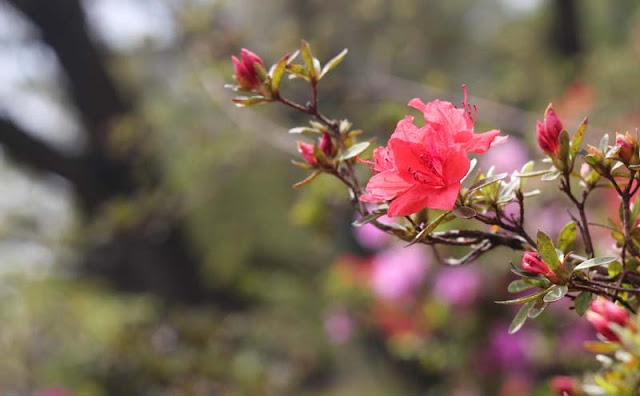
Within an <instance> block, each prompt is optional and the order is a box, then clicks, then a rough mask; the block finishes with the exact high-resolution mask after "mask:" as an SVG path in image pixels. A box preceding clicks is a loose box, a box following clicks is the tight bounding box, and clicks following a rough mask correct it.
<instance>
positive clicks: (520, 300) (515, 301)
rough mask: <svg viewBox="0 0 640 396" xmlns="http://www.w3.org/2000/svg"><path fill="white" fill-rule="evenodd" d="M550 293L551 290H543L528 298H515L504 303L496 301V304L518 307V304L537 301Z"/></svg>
mask: <svg viewBox="0 0 640 396" xmlns="http://www.w3.org/2000/svg"><path fill="white" fill-rule="evenodd" d="M548 292H549V289H545V290H541V291H539V292H537V293H534V294H531V295H528V296H524V297H520V298H515V299H513V300H504V301H496V302H495V303H496V304H502V305H518V304H524V303H527V302H529V301H535V300H537V299H539V298H540V297H542V296H543V295H545V294H547V293H548Z"/></svg>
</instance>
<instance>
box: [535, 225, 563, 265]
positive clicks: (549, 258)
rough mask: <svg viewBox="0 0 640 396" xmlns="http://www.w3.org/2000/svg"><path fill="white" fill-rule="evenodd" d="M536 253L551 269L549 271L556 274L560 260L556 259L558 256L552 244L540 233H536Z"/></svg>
mask: <svg viewBox="0 0 640 396" xmlns="http://www.w3.org/2000/svg"><path fill="white" fill-rule="evenodd" d="M537 244H538V253H539V254H540V257H542V260H543V261H544V262H545V264H547V266H548V267H549V268H550V269H551V271H553V272H555V273H556V274H558V269H559V268H560V260H559V259H558V254H557V253H556V248H555V246H553V242H551V239H550V238H549V237H548V236H547V234H545V233H544V232H542V231H538V240H537Z"/></svg>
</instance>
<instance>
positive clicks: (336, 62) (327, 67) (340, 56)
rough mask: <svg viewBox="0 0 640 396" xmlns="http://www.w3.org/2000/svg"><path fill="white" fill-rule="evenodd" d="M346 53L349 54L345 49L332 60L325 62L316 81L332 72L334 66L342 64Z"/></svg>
mask: <svg viewBox="0 0 640 396" xmlns="http://www.w3.org/2000/svg"><path fill="white" fill-rule="evenodd" d="M347 52H349V50H348V49H346V48H345V49H343V50H342V52H340V53H339V54H338V55H336V56H335V57H334V58H333V59H331V60H330V61H329V62H327V63H326V64H325V65H324V67H323V68H322V71H321V72H320V76H319V77H318V79H321V78H322V77H324V75H325V74H327V73H328V72H329V71H331V70H333V69H334V68H335V67H336V66H338V65H339V64H340V63H341V62H342V60H343V59H344V57H345V56H346V55H347Z"/></svg>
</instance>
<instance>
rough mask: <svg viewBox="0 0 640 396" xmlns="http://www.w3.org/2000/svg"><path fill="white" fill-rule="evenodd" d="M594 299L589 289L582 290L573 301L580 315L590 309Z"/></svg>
mask: <svg viewBox="0 0 640 396" xmlns="http://www.w3.org/2000/svg"><path fill="white" fill-rule="evenodd" d="M592 299H593V296H592V294H591V293H589V292H588V291H583V292H580V294H578V296H577V297H576V299H575V300H574V302H573V305H574V306H575V308H576V313H577V314H578V315H580V316H582V315H584V313H585V312H587V309H589V305H591V300H592Z"/></svg>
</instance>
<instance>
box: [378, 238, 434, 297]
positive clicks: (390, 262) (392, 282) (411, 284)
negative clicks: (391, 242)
mask: <svg viewBox="0 0 640 396" xmlns="http://www.w3.org/2000/svg"><path fill="white" fill-rule="evenodd" d="M427 261H428V255H427V254H426V252H425V250H424V248H423V247H422V246H417V245H414V246H410V247H395V248H391V249H389V250H386V251H384V252H382V253H380V254H378V255H377V256H376V257H374V259H373V263H372V268H371V288H372V289H373V292H374V293H375V295H376V296H377V297H379V298H381V299H383V300H397V299H401V298H403V297H406V296H408V295H410V294H411V293H412V292H414V291H415V290H416V289H417V288H418V286H420V285H421V284H422V282H423V281H424V277H425V275H426V273H427V269H428V263H427Z"/></svg>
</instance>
